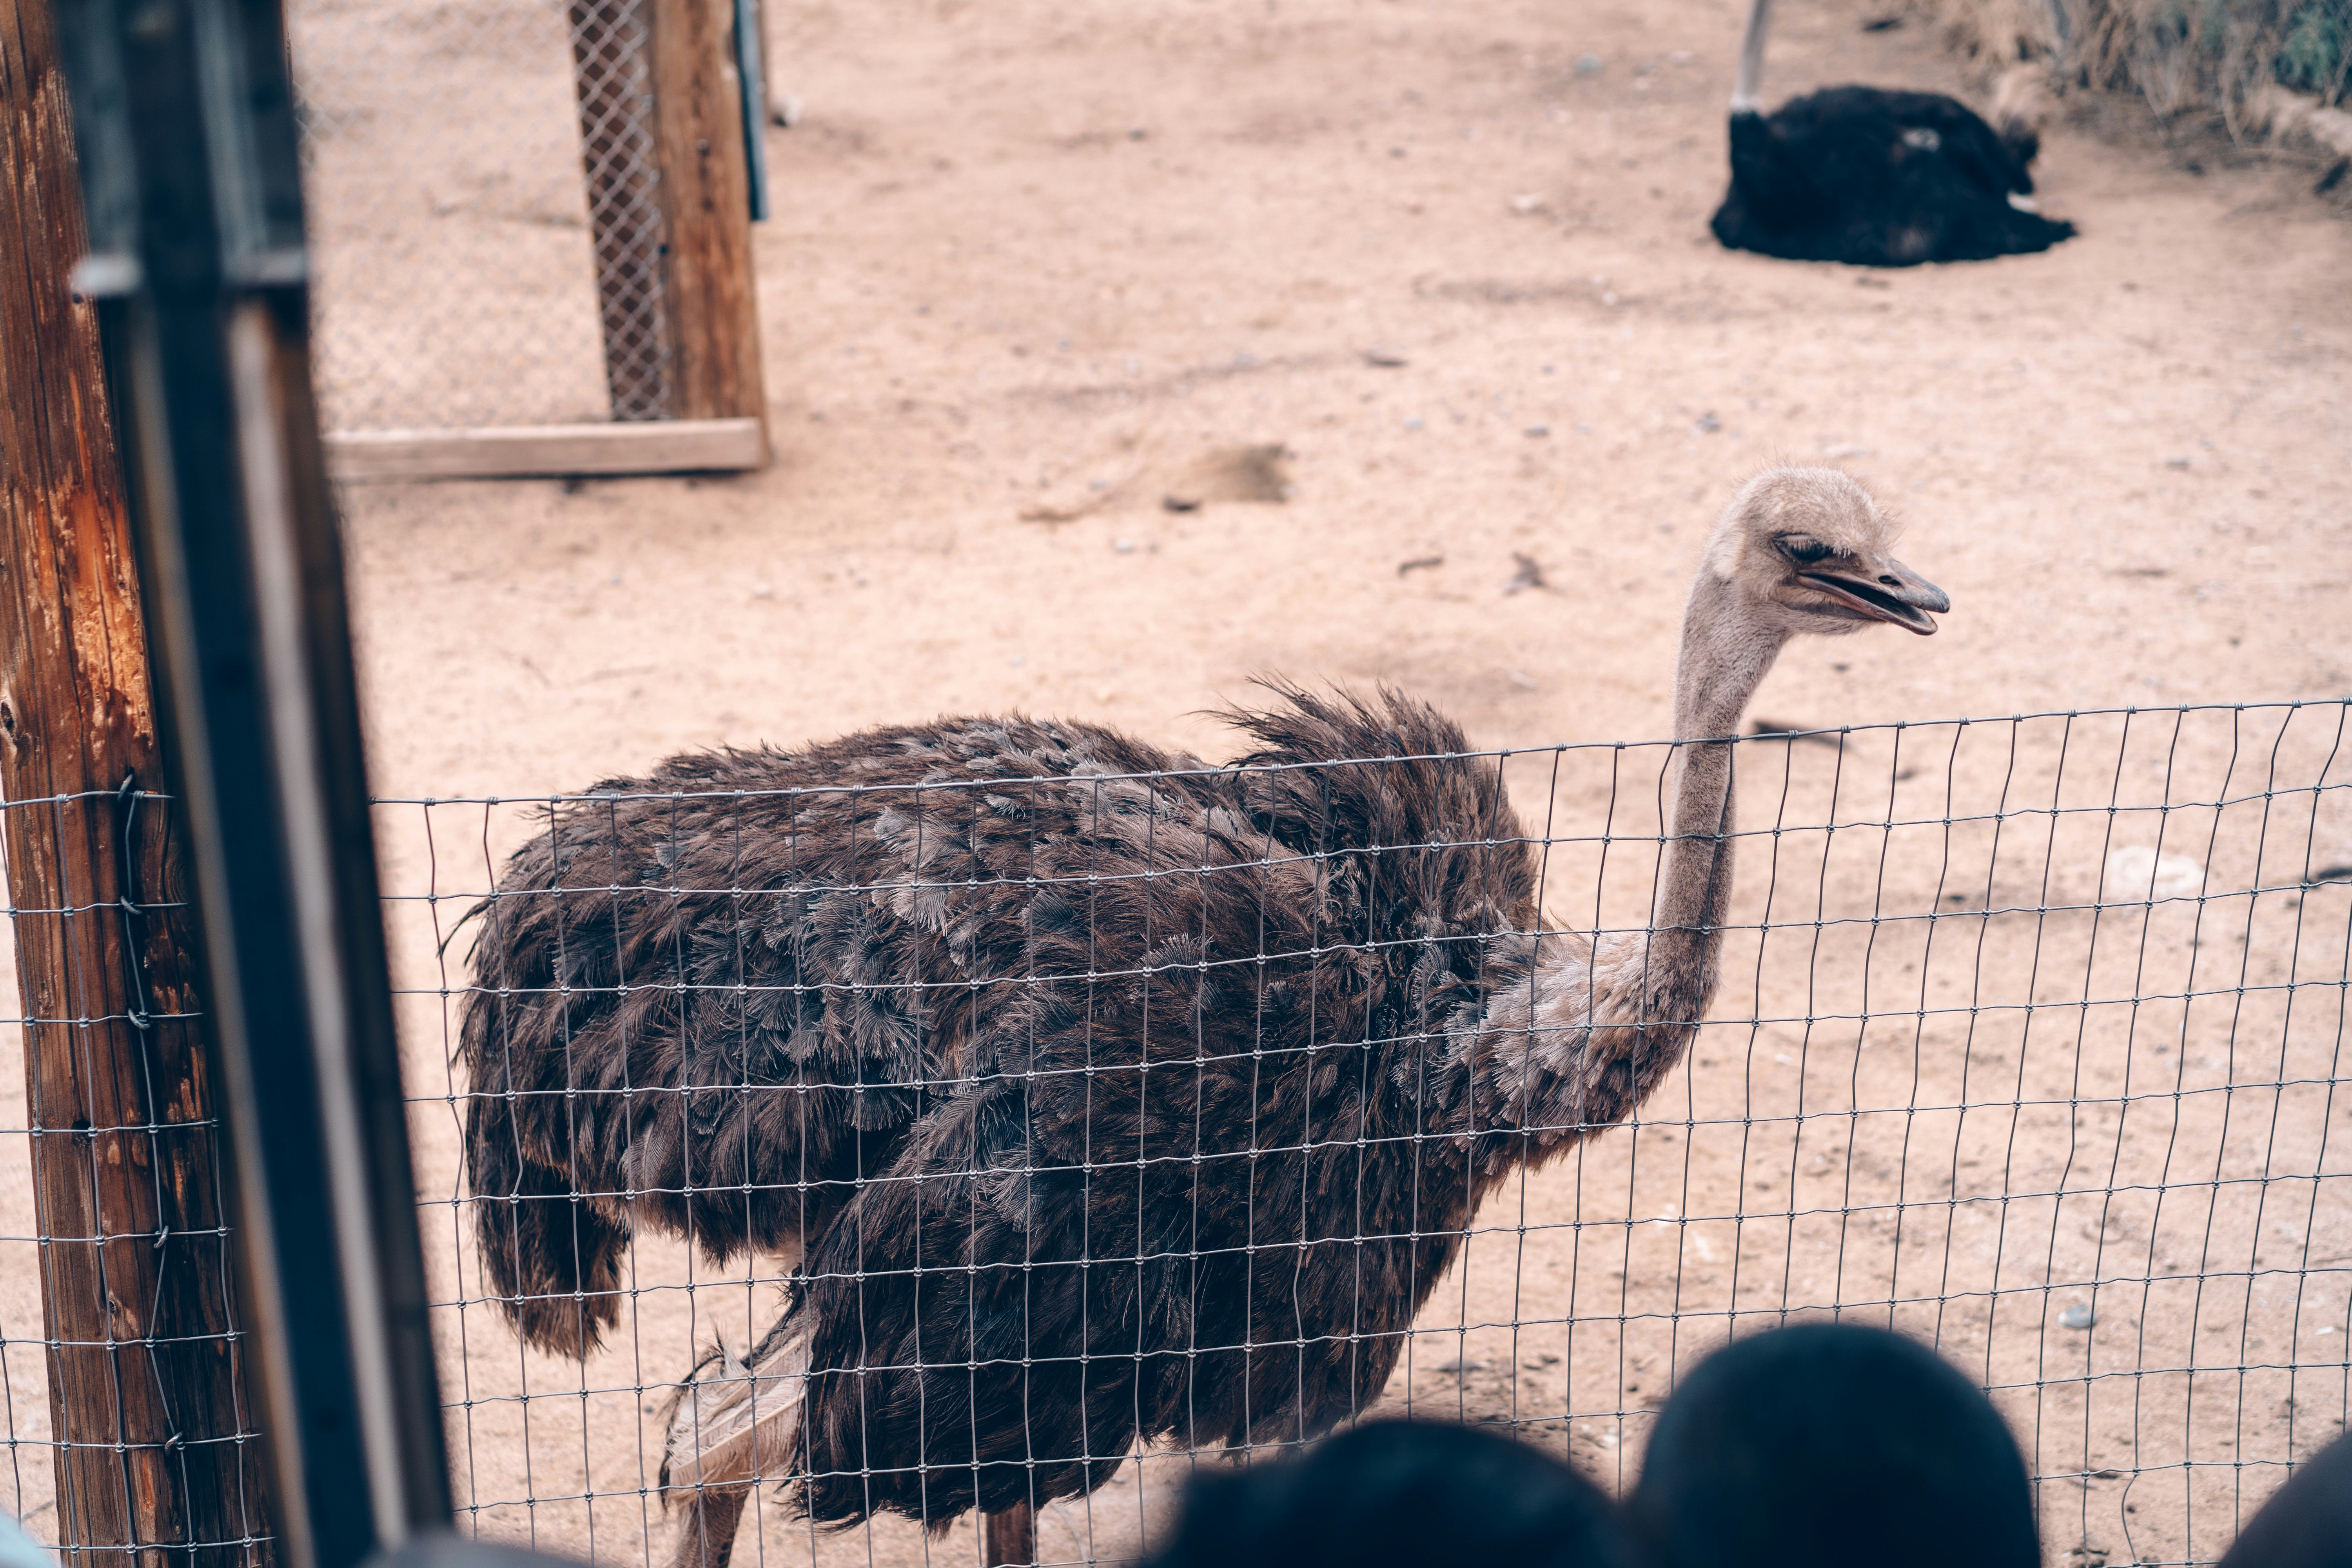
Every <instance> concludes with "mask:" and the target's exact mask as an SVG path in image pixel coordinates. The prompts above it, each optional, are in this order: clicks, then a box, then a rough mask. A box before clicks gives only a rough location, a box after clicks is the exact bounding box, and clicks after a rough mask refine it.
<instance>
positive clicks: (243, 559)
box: [58, 0, 450, 1568]
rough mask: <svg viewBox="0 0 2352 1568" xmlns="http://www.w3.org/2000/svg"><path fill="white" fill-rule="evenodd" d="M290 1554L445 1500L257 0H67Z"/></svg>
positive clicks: (409, 1534) (290, 1557) (281, 137)
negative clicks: (193, 873)
mask: <svg viewBox="0 0 2352 1568" xmlns="http://www.w3.org/2000/svg"><path fill="white" fill-rule="evenodd" d="M58 32H59V35H60V38H61V41H62V43H63V46H64V54H65V58H66V60H67V65H68V80H69V82H70V85H71V89H72V97H73V103H74V114H75V121H76V125H77V129H78V132H79V145H80V148H81V151H82V179H83V188H84V192H85V197H86V203H85V205H86V206H87V208H88V211H89V228H90V254H89V257H88V258H85V259H84V261H83V262H82V263H81V264H80V266H79V268H78V269H77V272H76V278H77V283H78V287H79V289H80V291H81V292H82V293H84V294H86V295H96V296H100V297H103V298H104V299H105V300H106V301H107V304H106V307H105V312H106V317H107V326H108V338H109V352H110V356H111V358H112V359H113V361H114V363H115V368H116V380H117V384H118V385H120V386H121V387H122V388H123V390H124V394H125V395H124V405H125V406H124V408H123V410H122V413H123V425H124V426H125V441H124V447H125V450H126V453H127V455H128V467H129V468H130V471H131V481H132V482H131V493H132V510H133V516H134V519H135V521H136V525H137V532H138V536H139V542H140V544H141V547H142V565H143V567H144V573H143V575H144V576H145V579H146V584H147V592H148V595H149V601H150V617H151V621H152V624H153V625H154V626H155V630H156V633H157V640H158V646H159V647H160V650H161V653H162V656H163V657H162V660H161V663H162V666H163V671H164V674H165V680H164V685H165V687H166V690H167V695H168V699H169V701H168V705H167V710H166V715H165V717H166V720H167V728H168V731H169V734H170V738H171V742H172V743H171V744H170V745H169V746H168V747H167V748H166V751H167V755H168V756H169V757H170V758H171V760H172V762H173V764H174V767H173V772H174V773H175V774H176V784H177V792H178V794H179V795H180V796H181V799H182V800H183V802H184V807H185V815H186V821H187V825H188V830H189V839H190V847H191V849H192V851H193V858H194V864H195V880H196V906H197V910H198V914H199V921H198V926H199V930H200V932H201V935H202V939H203V943H204V946H205V959H206V967H205V976H206V979H207V982H208V984H207V985H206V991H207V994H208V995H209V998H210V1001H211V1009H210V1017H209V1022H210V1025H211V1027H212V1030H213V1033H214V1037H215V1044H216V1046H217V1048H218V1053H219V1059H220V1062H221V1068H222V1080H223V1089H224V1101H225V1109H226V1118H227V1121H228V1123H229V1126H230V1130H231V1132H232V1134H233V1138H234V1144H235V1149H236V1173H237V1178H238V1189H239V1199H240V1203H239V1213H238V1224H237V1227H236V1228H237V1231H238V1237H239V1242H240V1247H239V1252H240V1261H241V1263H242V1266H243V1272H244V1276H245V1281H246V1285H247V1299H248V1300H249V1302H250V1304H251V1307H252V1311H253V1317H254V1319H255V1320H256V1328H257V1362H258V1364H259V1365H260V1368H261V1370H262V1373H263V1379H262V1381H263V1384H264V1387H265V1390H266V1412H267V1415H268V1423H267V1425H268V1431H269V1435H270V1437H271V1439H272V1443H271V1447H272V1452H273V1459H274V1463H275V1465H276V1468H277V1479H278V1488H277V1500H278V1509H279V1512H280V1515H281V1518H280V1527H281V1532H282V1534H281V1542H282V1552H283V1558H284V1561H286V1562H287V1563H290V1564H292V1565H294V1568H314V1565H315V1568H352V1565H353V1564H356V1563H361V1562H362V1561H363V1560H365V1559H367V1558H368V1557H370V1556H372V1555H374V1554H376V1553H378V1552H386V1551H398V1550H400V1549H402V1548H404V1547H406V1546H408V1545H410V1544H411V1543H412V1542H415V1541H416V1540H417V1538H418V1537H419V1532H420V1531H431V1530H432V1529H433V1528H434V1527H436V1526H439V1527H446V1525H447V1523H448V1521H449V1519H450V1501H449V1485H448V1472H447V1463H446V1454H445V1451H444V1447H443V1440H442V1431H441V1413H440V1400H439V1396H438V1392H437V1389H436V1382H435V1377H434V1367H433V1358H432V1342H431V1338H430V1335H429V1334H428V1332H427V1328H426V1321H425V1273H424V1265H423V1257H422V1253H421V1251H420V1248H419V1246H418V1241H417V1232H416V1223H415V1207H414V1186H413V1182H412V1178H411V1173H410V1167H409V1156H408V1143H407V1132H406V1127H405V1125H404V1120H403V1118H404V1110H403V1100H402V1096H401V1091H400V1073H399V1061H398V1057H397V1047H396V1043H395V1040H394V1033H393V1022H392V1006H391V994H390V990H389V984H388V979H387V967H386V963H385V957H384V945H383V927H382V924H381V921H380V919H379V915H378V904H377V889H376V881H375V855H374V849H373V842H372V839H371V835H370V829H369V822H368V807H367V792H366V771H365V767H364V764H363V760H362V754H361V746H360V728H359V717H358V706H357V700H356V693H355V688H354V683H353V676H352V658H351V645H350V637H349V630H348V626H347V623H346V613H345V607H344V600H343V584H342V563H341V553H340V545H339V542H338V539H337V537H336V531H335V526H334V520H333V516H332V510H331V497H330V493H329V490H328V487H327V482H326V477H325V469H324V467H323V465H322V463H321V460H320V442H319V437H318V428H317V420H316V417H315V415H314V413H313V410H312V404H311V393H310V356H309V346H308V330H309V319H310V309H309V300H308V298H307V289H306V287H305V262H304V250H303V236H302V209H301V189H300V179H299V164H298V162H297V152H296V142H295V123H294V115H293V100H292V94H291V90H290V87H289V82H288V79H287V74H286V55H285V40H284V29H283V20H282V17H281V16H280V14H279V10H278V5H277V3H276V0H60V4H59V9H58Z"/></svg>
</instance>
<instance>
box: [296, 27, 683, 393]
mask: <svg viewBox="0 0 2352 1568" xmlns="http://www.w3.org/2000/svg"><path fill="white" fill-rule="evenodd" d="M287 32H288V37H289V48H290V54H291V58H292V62H293V69H294V79H295V84H296V89H297V91H298V93H299V109H300V120H301V125H302V130H303V152H304V157H305V163H306V188H307V199H308V203H309V220H310V256H311V262H312V267H313V273H314V275H313V279H312V286H313V303H314V309H315V310H316V312H317V317H318V331H317V334H316V336H315V337H314V340H313V342H314V344H315V349H316V363H315V365H314V375H315V377H316V381H317V385H318V389H319V398H320V410H321V417H322V419H323V422H324V424H325V426H326V427H327V428H328V429H330V430H352V429H362V428H379V427H393V428H440V427H456V426H519V425H539V424H563V423H581V422H593V421H598V420H603V419H607V418H614V419H630V420H634V419H649V418H660V417H665V416H667V414H668V410H669V403H670V393H669V388H668V375H669V365H670V359H671V354H670V345H669V343H668V342H667V325H666V318H665V315H664V311H663V305H662V290H663V287H664V284H663V278H662V271H661V267H660V248H661V244H662V231H661V219H660V202H661V192H660V189H659V179H660V176H659V172H658V170H657V168H656V163H655V160H654V158H653V156H652V147H653V135H654V127H653V116H654V109H653V83H652V75H651V65H650V61H649V51H648V32H647V22H646V15H645V0H576V3H572V4H569V5H567V4H565V3H564V0H457V3H452V4H443V5H429V6H418V5H404V4H400V3H398V0H294V3H293V4H291V5H289V6H288V7H287ZM600 280H601V286H600Z"/></svg>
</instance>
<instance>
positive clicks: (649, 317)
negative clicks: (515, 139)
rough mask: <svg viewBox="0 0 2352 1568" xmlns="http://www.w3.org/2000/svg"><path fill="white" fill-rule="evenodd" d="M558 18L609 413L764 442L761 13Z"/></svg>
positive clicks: (594, 3) (720, 1)
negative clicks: (758, 231)
mask: <svg viewBox="0 0 2352 1568" xmlns="http://www.w3.org/2000/svg"><path fill="white" fill-rule="evenodd" d="M569 11H570V18H571V25H572V66H573V83H574V87H575V89H576V98H577V100H578V104H579V110H580V139H581V161H582V165H583V171H584V173H585V175H586V178H587V182H588V216H589V232H590V236H591V238H592V241H593V246H594V251H595V257H596V291H597V301H598V313H599V317H600V319H601V321H602V323H603V327H604V370H605V383H606V387H607V390H608V391H609V393H610V395H611V400H612V406H613V417H614V418H615V419H621V420H643V419H678V420H682V419H756V420H759V421H760V422H761V431H762V433H763V436H764V432H765V430H766V426H767V397H766V393H765V390H764V387H763V385H762V383H761V365H760V321H759V299H758V290H757V288H756V286H755V282H754V278H753V271H752V264H751V219H752V216H753V212H752V209H753V205H754V195H753V193H754V189H755V182H754V171H753V163H754V161H755V159H756V157H757V155H758V151H759V149H758V142H757V138H758V137H759V135H760V134H761V124H762V121H764V119H765V114H764V111H763V110H762V109H761V105H760V103H759V101H758V99H759V93H758V86H757V80H756V78H757V75H758V67H757V60H758V58H759V56H758V51H759V47H760V46H759V39H758V37H756V31H757V27H758V20H757V18H758V10H757V8H756V6H752V5H746V4H740V3H737V0H572V4H571V5H570V7H569ZM747 34H750V35H751V36H748V37H747V36H746V35H747ZM747 62H749V63H750V64H751V67H752V69H751V78H752V79H750V80H747V79H746V73H745V71H744V69H743V66H744V64H745V63H747Z"/></svg>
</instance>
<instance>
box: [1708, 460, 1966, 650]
mask: <svg viewBox="0 0 2352 1568" xmlns="http://www.w3.org/2000/svg"><path fill="white" fill-rule="evenodd" d="M1894 542H1895V525H1894V523H1893V522H1891V521H1888V519H1887V516H1886V514H1885V512H1884V511H1882V510H1879V507H1878V503H1877V502H1876V501H1874V500H1871V499H1870V492H1869V491H1867V490H1865V489H1863V488H1862V487H1861V486H1860V485H1858V484H1856V483H1855V482H1854V481H1853V479H1850V478H1848V477H1847V476H1846V475H1844V474H1842V473H1840V472H1838V471H1837V470H1836V469H1835V468H1769V469H1767V470H1766V471H1765V472H1763V473H1761V474H1759V475H1757V476H1756V478H1754V479H1750V480H1748V483H1747V484H1746V485H1744V486H1742V487H1741V488H1740V491H1739V493H1738V495H1736V496H1734V497H1733V498H1732V499H1731V504H1730V505H1729V506H1728V507H1726V508H1725V509H1724V512H1723V517H1722V519H1721V520H1720V521H1717V524H1716V525H1715V533H1714V536H1713V537H1712V538H1710V539H1709V540H1708V541H1707V547H1706V563H1705V566H1704V567H1703V569H1702V570H1701V572H1700V574H1699V576H1700V582H1701V584H1702V585H1703V586H1710V585H1711V586H1715V587H1717V589H1718V590H1719V591H1720V590H1725V589H1727V590H1729V592H1730V594H1731V595H1733V596H1734V597H1735V598H1736V599H1738V601H1740V602H1741V608H1742V609H1743V610H1744V611H1745V612H1746V616H1745V618H1746V619H1747V620H1748V622H1749V624H1750V625H1751V626H1755V627H1756V628H1757V629H1759V630H1761V631H1764V632H1766V633H1767V634H1768V635H1775V634H1777V637H1780V638H1786V637H1795V636H1798V635H1801V634H1804V633H1812V634H1814V635H1816V636H1821V635H1830V636H1835V635H1839V634H1842V633H1845V632H1856V631H1860V630H1861V629H1862V628H1863V627H1864V626H1869V625H1871V624H1872V623H1874V622H1876V621H1885V622H1887V623H1888V624H1889V625H1892V626H1901V627H1902V628H1903V629H1904V630H1905V631H1908V632H1916V633H1917V634H1918V635H1919V636H1921V637H1927V636H1930V635H1931V634H1933V633H1934V631H1935V629H1936V622H1935V619H1934V616H1931V615H1930V614H1929V612H1930V611H1934V612H1937V613H1941V612H1943V611H1946V610H1948V609H1950V608H1951V607H1952V602H1951V600H1950V599H1948V598H1947V597H1946V596H1945V595H1944V591H1943V590H1942V589H1941V588H1938V587H1937V586H1936V585H1935V584H1933V583H1930V582H1928V581H1927V579H1926V578H1925V577H1922V576H1920V575H1919V574H1917V573H1916V572H1914V571H1912V570H1911V568H1909V567H1908V566H1906V565H1904V564H1903V563H1901V562H1900V561H1897V560H1896V559H1895V556H1894V553H1893V550H1892V547H1893V545H1894ZM1709 579H1713V583H1712V584H1709V582H1708V580H1709Z"/></svg>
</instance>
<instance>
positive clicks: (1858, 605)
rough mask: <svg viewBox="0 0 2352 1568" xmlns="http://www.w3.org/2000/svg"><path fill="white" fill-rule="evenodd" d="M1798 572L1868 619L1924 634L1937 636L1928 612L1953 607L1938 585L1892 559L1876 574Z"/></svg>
mask: <svg viewBox="0 0 2352 1568" xmlns="http://www.w3.org/2000/svg"><path fill="white" fill-rule="evenodd" d="M1799 575H1800V576H1801V577H1803V578H1804V580H1805V581H1806V582H1808V583H1810V584H1812V585H1813V586H1814V587H1816V588H1819V589H1820V590H1822V592H1823V593H1825V594H1827V595H1830V596H1831V597H1832V598H1833V599H1836V600H1837V601H1838V602H1840V603H1841V604H1843V605H1847V606H1848V607H1850V608H1852V609H1853V610H1856V611H1858V612H1860V613H1861V614H1863V615H1864V616H1868V617H1869V618H1870V619H1872V620H1874V621H1885V622H1887V623H1888V624H1889V625H1892V626H1901V627H1902V628H1903V629H1904V630H1905V631H1906V632H1916V633H1917V634H1918V635H1919V636H1921V637H1933V636H1935V635H1936V623H1935V620H1934V619H1933V618H1932V617H1931V616H1929V615H1928V614H1927V612H1928V611H1930V610H1932V611H1934V612H1935V613H1936V614H1937V615H1941V614H1943V613H1944V612H1945V611H1947V610H1949V609H1950V608H1951V607H1952V601H1951V598H1950V597H1949V595H1947V594H1945V592H1944V591H1943V590H1942V589H1941V588H1938V587H1937V586H1936V584H1933V583H1930V582H1928V581H1927V579H1926V578H1925V577H1922V576H1920V575H1919V574H1917V573H1916V572H1914V571H1912V570H1911V568H1909V567H1908V566H1906V565H1904V564H1903V563H1901V562H1900V561H1896V560H1894V559H1892V558H1889V559H1887V560H1885V561H1884V562H1881V563H1879V569H1878V571H1877V572H1876V573H1875V574H1864V573H1860V572H1853V573H1849V572H1804V573H1800V574H1799Z"/></svg>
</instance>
